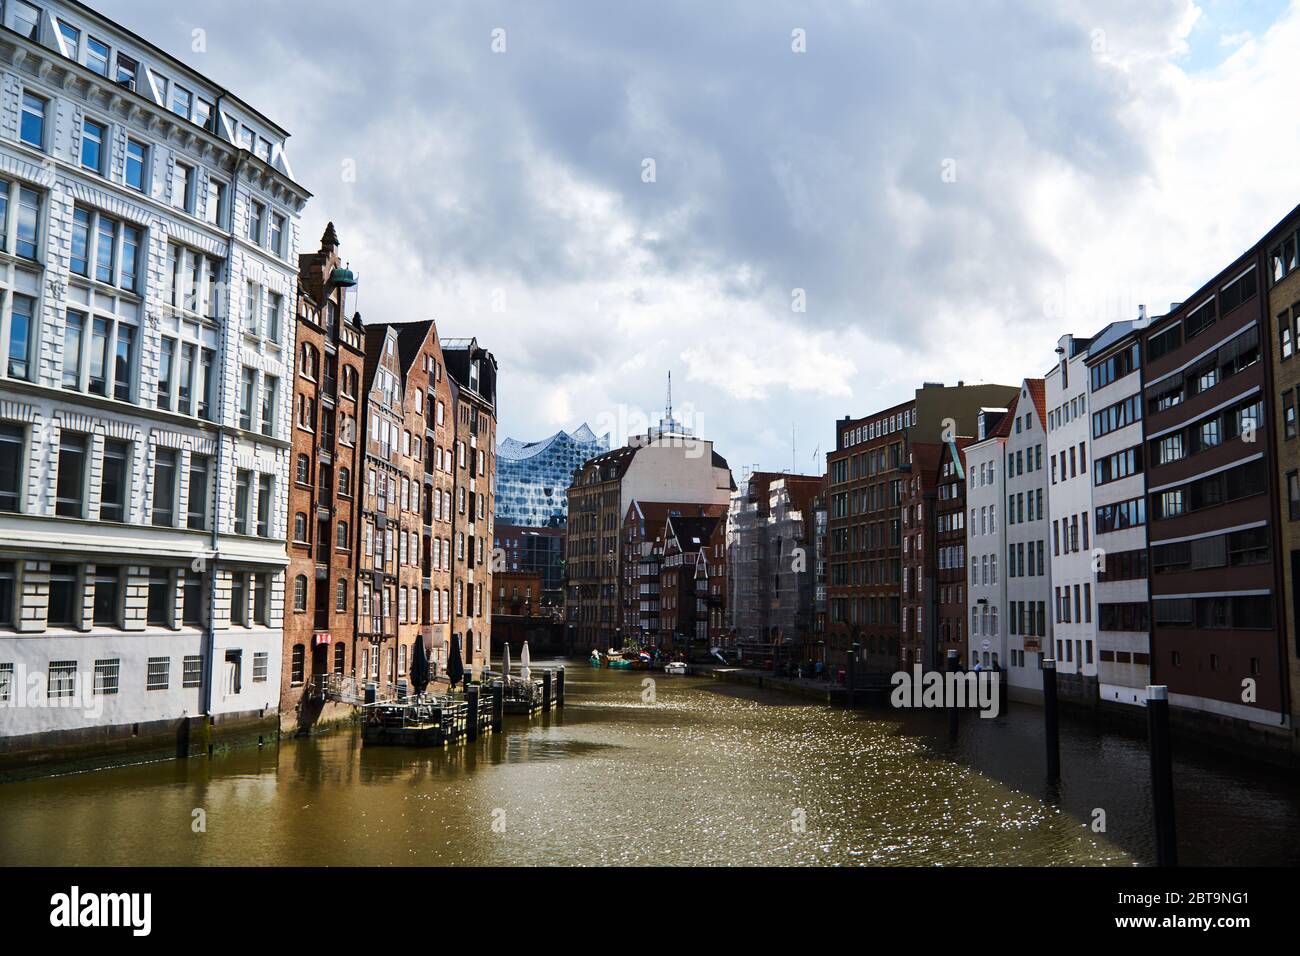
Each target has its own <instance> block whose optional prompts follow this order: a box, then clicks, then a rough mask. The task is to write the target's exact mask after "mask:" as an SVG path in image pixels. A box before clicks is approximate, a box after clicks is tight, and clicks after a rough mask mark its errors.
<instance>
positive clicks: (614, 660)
mask: <svg viewBox="0 0 1300 956" xmlns="http://www.w3.org/2000/svg"><path fill="white" fill-rule="evenodd" d="M605 665H606V666H607V667H612V668H614V669H615V670H620V671H625V670H630V669H631V667H632V662H631V661H629V660H628V659H627V658H625V657H619V656H616V655H614V654H610V655H609V656H608V657H606V658H605Z"/></svg>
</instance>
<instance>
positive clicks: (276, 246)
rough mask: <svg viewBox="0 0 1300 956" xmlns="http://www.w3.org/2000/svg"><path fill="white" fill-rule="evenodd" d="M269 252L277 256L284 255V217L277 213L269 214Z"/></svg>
mask: <svg viewBox="0 0 1300 956" xmlns="http://www.w3.org/2000/svg"><path fill="white" fill-rule="evenodd" d="M269 244H270V246H271V251H272V252H274V253H275V254H276V255H277V256H283V255H284V216H282V215H280V214H279V213H278V212H273V213H271V234H270V237H269Z"/></svg>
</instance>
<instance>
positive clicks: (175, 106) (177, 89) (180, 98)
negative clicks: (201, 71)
mask: <svg viewBox="0 0 1300 956" xmlns="http://www.w3.org/2000/svg"><path fill="white" fill-rule="evenodd" d="M193 108H194V94H193V93H191V92H190V91H189V90H187V89H185V87H183V86H181V85H180V84H179V83H177V84H174V85H173V86H172V112H173V113H175V114H176V115H177V116H184V117H185V118H186V119H189V118H190V112H191V111H192V110H193Z"/></svg>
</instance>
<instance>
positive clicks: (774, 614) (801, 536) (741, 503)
mask: <svg viewBox="0 0 1300 956" xmlns="http://www.w3.org/2000/svg"><path fill="white" fill-rule="evenodd" d="M821 485H822V478H821V476H820V475H791V474H787V473H784V472H771V471H756V472H753V473H752V474H750V476H749V480H748V481H747V482H746V483H745V487H744V488H741V489H739V490H738V491H737V492H736V494H734V495H733V496H732V498H731V506H730V510H729V513H728V518H727V521H728V545H727V549H728V551H727V560H728V565H729V567H728V586H729V590H728V593H727V597H728V609H727V610H728V617H729V620H730V630H731V631H733V632H734V635H735V638H736V639H737V640H741V641H760V642H763V643H773V642H777V643H782V642H784V643H796V642H797V643H800V644H803V643H806V642H807V640H808V637H809V635H810V634H811V632H812V630H813V578H814V575H815V571H816V568H815V566H814V558H813V554H812V551H813V541H812V530H813V511H812V504H813V499H814V498H815V497H816V496H817V495H818V494H820V492H821Z"/></svg>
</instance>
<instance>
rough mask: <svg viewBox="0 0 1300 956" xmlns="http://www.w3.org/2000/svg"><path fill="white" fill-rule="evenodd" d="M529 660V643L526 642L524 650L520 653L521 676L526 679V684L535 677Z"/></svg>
mask: <svg viewBox="0 0 1300 956" xmlns="http://www.w3.org/2000/svg"><path fill="white" fill-rule="evenodd" d="M528 660H529V658H528V642H527V641H524V649H523V650H522V651H520V652H519V676H520V677H522V678H523V679H524V683H525V684H526V683H528V681H529V680H531V679H532V676H533V672H532V670H531V669H530V668H529V667H528Z"/></svg>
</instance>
